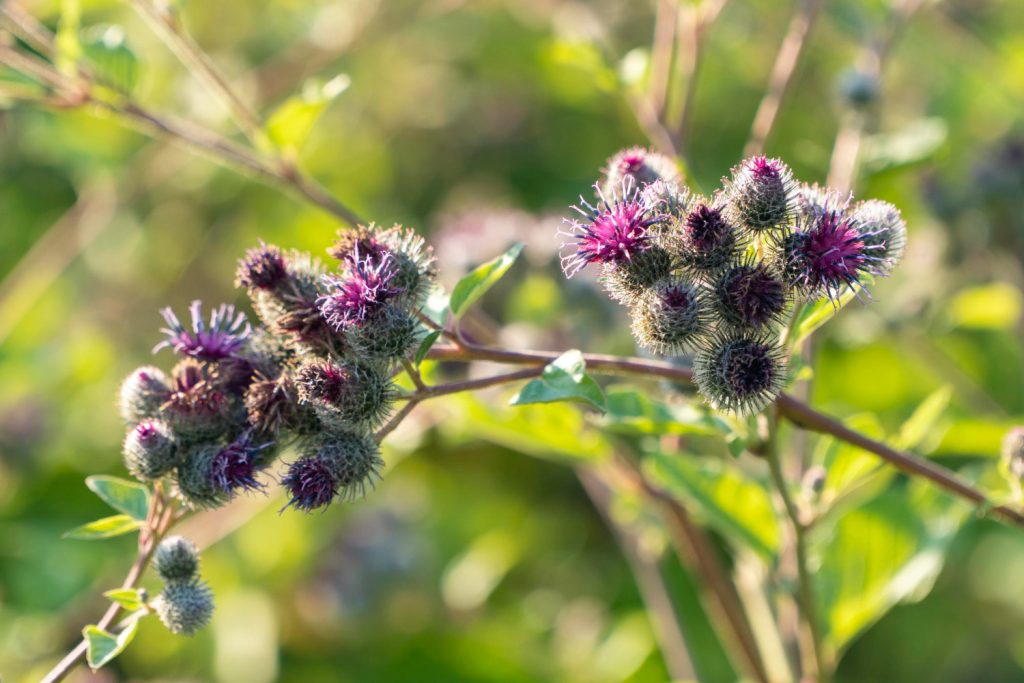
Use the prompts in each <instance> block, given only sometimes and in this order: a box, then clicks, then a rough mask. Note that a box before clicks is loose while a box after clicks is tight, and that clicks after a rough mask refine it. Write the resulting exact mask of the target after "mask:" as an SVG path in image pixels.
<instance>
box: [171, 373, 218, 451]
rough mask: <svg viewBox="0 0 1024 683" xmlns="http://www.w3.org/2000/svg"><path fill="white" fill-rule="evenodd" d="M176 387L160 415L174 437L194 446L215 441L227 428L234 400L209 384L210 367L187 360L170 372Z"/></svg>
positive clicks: (211, 383) (212, 384)
mask: <svg viewBox="0 0 1024 683" xmlns="http://www.w3.org/2000/svg"><path fill="white" fill-rule="evenodd" d="M171 376H172V379H173V386H172V390H171V393H170V397H169V398H168V399H167V402H166V403H164V405H163V406H162V407H161V410H160V413H161V416H162V417H164V419H166V420H167V422H168V424H170V426H171V430H172V431H173V432H174V434H175V436H176V437H177V438H178V439H179V440H180V441H182V442H184V443H187V444H191V443H198V442H200V441H206V440H209V439H216V438H218V437H219V436H221V435H222V434H223V433H224V432H225V431H226V430H227V428H228V426H229V424H230V422H231V417H232V408H233V405H232V404H233V401H232V397H231V396H229V395H228V394H227V393H225V392H224V391H222V390H221V389H219V388H217V387H216V386H215V384H214V383H213V382H211V381H210V377H209V372H208V369H207V367H206V366H205V365H204V364H203V363H202V362H200V361H197V360H195V359H192V358H186V359H184V360H182V361H181V362H179V363H178V364H177V365H176V366H175V367H174V370H173V371H172V372H171Z"/></svg>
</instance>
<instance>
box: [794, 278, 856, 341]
mask: <svg viewBox="0 0 1024 683" xmlns="http://www.w3.org/2000/svg"><path fill="white" fill-rule="evenodd" d="M871 281H872V278H871V276H869V275H865V276H864V278H863V280H862V282H861V285H862V286H863V287H867V286H868V285H870V284H871ZM859 289H860V288H857V289H846V290H844V291H843V293H842V294H840V295H839V298H838V301H835V302H833V301H832V300H831V299H822V300H821V301H815V302H813V303H808V304H807V305H806V306H804V308H803V310H802V311H801V312H800V320H799V322H797V324H796V332H795V333H794V334H793V338H792V340H791V343H792V346H793V348H799V347H800V344H801V343H802V342H803V341H804V340H805V339H807V338H808V337H810V336H811V335H812V334H814V331H815V330H817V329H818V328H819V327H821V326H822V325H824V324H825V323H827V322H828V321H829V320H831V319H832V318H834V317H835V316H836V314H837V313H839V311H840V310H842V308H843V307H844V306H846V304H848V303H850V302H851V301H853V299H854V297H856V296H857V292H858V290H859Z"/></svg>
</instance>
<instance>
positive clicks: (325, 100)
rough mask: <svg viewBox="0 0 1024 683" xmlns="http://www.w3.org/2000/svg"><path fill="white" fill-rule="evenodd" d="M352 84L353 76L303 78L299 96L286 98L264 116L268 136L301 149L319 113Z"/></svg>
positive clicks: (292, 147)
mask: <svg viewBox="0 0 1024 683" xmlns="http://www.w3.org/2000/svg"><path fill="white" fill-rule="evenodd" d="M351 84H352V79H351V78H349V77H348V76H346V75H345V74H340V75H338V76H335V77H334V78H332V79H331V80H329V81H327V82H326V83H324V82H322V81H320V80H319V79H310V80H308V81H306V82H305V83H304V84H303V86H302V92H301V93H300V94H299V95H294V96H292V97H290V98H288V99H287V100H285V101H284V103H282V104H281V106H279V107H278V108H277V109H276V110H274V113H273V114H271V115H270V118H269V119H267V124H266V129H267V135H268V136H269V137H270V139H271V140H272V141H273V142H274V143H275V144H277V145H278V146H280V147H284V148H288V149H292V150H298V149H300V148H301V147H302V145H303V144H305V142H306V140H307V139H308V138H309V134H310V133H311V132H312V131H313V126H315V125H316V122H317V120H318V119H319V118H320V116H321V114H323V113H324V112H325V111H326V110H327V107H328V106H329V105H330V104H331V102H333V101H334V100H335V99H336V98H337V97H338V96H339V95H341V93H343V92H345V91H346V90H348V87H349V85H351Z"/></svg>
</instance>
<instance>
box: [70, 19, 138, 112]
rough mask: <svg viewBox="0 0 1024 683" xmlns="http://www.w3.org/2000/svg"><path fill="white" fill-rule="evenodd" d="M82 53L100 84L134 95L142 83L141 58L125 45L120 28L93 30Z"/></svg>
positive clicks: (97, 28) (98, 27)
mask: <svg viewBox="0 0 1024 683" xmlns="http://www.w3.org/2000/svg"><path fill="white" fill-rule="evenodd" d="M82 52H83V54H84V55H85V58H86V59H88V60H89V63H90V64H91V66H92V71H93V73H94V74H95V75H96V77H97V78H98V80H99V81H100V82H102V83H103V84H104V85H107V86H109V87H111V88H113V89H114V90H116V91H117V92H119V93H122V94H126V95H127V94H131V93H132V92H133V91H134V90H135V86H136V84H138V82H139V58H138V57H137V56H136V55H135V52H134V51H132V49H131V48H130V47H128V45H127V43H126V42H125V37H124V29H123V28H122V27H120V26H93V27H91V28H90V29H89V30H88V31H86V32H85V34H84V35H83V36H82Z"/></svg>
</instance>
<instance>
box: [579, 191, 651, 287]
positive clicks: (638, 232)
mask: <svg viewBox="0 0 1024 683" xmlns="http://www.w3.org/2000/svg"><path fill="white" fill-rule="evenodd" d="M595 187H597V186H595ZM598 196H599V197H600V201H599V202H598V205H597V206H593V205H591V204H590V203H589V202H587V201H586V200H585V199H583V197H580V205H579V206H574V207H572V208H573V209H574V210H575V211H576V212H577V213H579V214H580V215H581V216H583V217H584V218H585V219H586V221H585V222H581V221H579V220H576V219H572V220H570V219H566V221H565V222H566V224H567V225H569V229H568V230H563V231H560V232H559V234H562V235H565V236H566V237H570V238H571V240H572V241H569V242H566V243H564V244H563V245H562V247H563V248H566V247H569V248H571V249H572V251H570V252H568V253H564V254H563V255H562V270H563V271H564V272H565V276H566V277H572V276H573V275H575V274H576V273H578V272H579V271H580V270H581V269H582V268H584V267H585V266H586V265H588V264H590V263H606V264H607V263H611V264H621V263H624V262H626V261H629V260H631V259H632V257H633V255H634V254H635V253H636V252H638V251H642V250H644V249H646V248H648V246H649V242H650V235H648V232H647V229H648V228H649V227H651V226H652V225H654V224H655V223H658V222H659V221H661V220H663V218H664V217H663V216H661V215H659V214H656V213H655V211H654V207H653V205H652V204H651V202H650V200H649V199H647V198H646V197H645V196H644V195H643V194H641V193H638V192H637V191H636V185H635V184H634V182H633V180H632V178H630V177H627V178H626V179H625V180H624V181H623V183H622V195H621V197H617V196H613V197H612V198H611V200H609V199H608V198H606V197H605V195H604V193H603V192H601V190H600V188H598Z"/></svg>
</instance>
